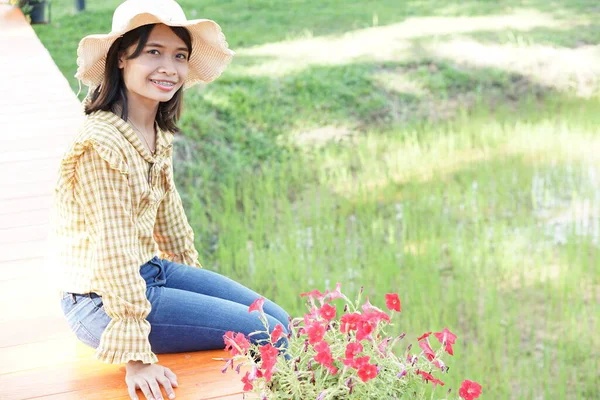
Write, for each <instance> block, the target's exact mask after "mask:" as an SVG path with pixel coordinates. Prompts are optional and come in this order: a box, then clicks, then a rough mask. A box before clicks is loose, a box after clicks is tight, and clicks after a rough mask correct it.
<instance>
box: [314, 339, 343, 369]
mask: <svg viewBox="0 0 600 400" xmlns="http://www.w3.org/2000/svg"><path fill="white" fill-rule="evenodd" d="M314 349H315V351H316V352H317V355H316V356H315V357H314V359H315V361H316V362H318V363H319V364H321V365H323V366H325V367H327V369H328V370H329V372H330V373H331V374H332V375H335V374H337V372H338V370H337V368H336V367H335V366H334V365H333V357H332V356H331V349H330V348H329V345H328V344H327V342H326V341H322V342H319V343H318V344H316V345H315V347H314Z"/></svg>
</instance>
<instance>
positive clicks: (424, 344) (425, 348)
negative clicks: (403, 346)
mask: <svg viewBox="0 0 600 400" xmlns="http://www.w3.org/2000/svg"><path fill="white" fill-rule="evenodd" d="M419 347H421V348H422V349H423V352H424V353H425V356H426V357H427V359H428V360H429V361H431V360H433V359H434V358H435V353H434V352H433V349H432V348H431V346H430V345H429V343H428V342H419Z"/></svg>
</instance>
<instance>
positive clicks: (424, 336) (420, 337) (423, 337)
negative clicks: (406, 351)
mask: <svg viewBox="0 0 600 400" xmlns="http://www.w3.org/2000/svg"><path fill="white" fill-rule="evenodd" d="M429 335H431V332H425V333H424V334H422V335H421V336H419V337H418V338H417V340H418V341H421V340H423V339H427V338H428V337H429Z"/></svg>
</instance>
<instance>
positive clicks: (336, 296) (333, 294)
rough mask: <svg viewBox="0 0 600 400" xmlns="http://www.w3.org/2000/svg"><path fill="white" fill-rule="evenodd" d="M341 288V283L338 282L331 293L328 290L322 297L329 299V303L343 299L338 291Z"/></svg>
mask: <svg viewBox="0 0 600 400" xmlns="http://www.w3.org/2000/svg"><path fill="white" fill-rule="evenodd" d="M341 287H342V284H341V283H339V282H338V283H336V285H335V290H334V291H333V292H330V291H329V290H327V291H325V294H324V295H323V297H324V298H326V297H329V301H331V300H335V299H342V298H344V295H343V294H342V292H341V291H340V289H341Z"/></svg>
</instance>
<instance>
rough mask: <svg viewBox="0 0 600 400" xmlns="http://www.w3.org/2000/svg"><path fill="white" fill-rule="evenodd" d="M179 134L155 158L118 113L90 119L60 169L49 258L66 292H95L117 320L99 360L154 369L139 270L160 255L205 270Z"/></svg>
mask: <svg viewBox="0 0 600 400" xmlns="http://www.w3.org/2000/svg"><path fill="white" fill-rule="evenodd" d="M172 140H173V135H172V134H171V133H168V132H163V131H161V130H160V129H158V131H157V139H156V152H155V155H152V154H151V153H150V152H149V151H148V150H147V149H146V147H145V146H144V144H143V143H142V141H141V139H140V138H139V137H138V135H137V134H136V133H135V132H134V131H133V130H132V129H131V127H130V126H129V124H127V123H126V122H125V121H124V120H122V119H121V118H120V117H118V116H117V115H115V114H113V113H111V112H103V111H98V112H95V113H93V114H92V115H89V116H88V117H87V118H86V120H85V123H84V125H83V129H82V130H81V132H80V134H79V135H78V136H77V138H76V139H75V141H74V143H73V144H72V145H71V147H70V148H69V150H68V151H67V152H66V154H65V156H64V157H63V159H62V162H61V165H60V173H59V178H58V183H57V186H56V191H55V203H54V212H53V217H52V224H53V230H52V236H51V239H52V240H51V242H50V243H51V249H52V254H51V255H50V257H51V259H52V262H53V264H54V266H55V267H56V268H57V270H58V271H57V273H59V274H60V275H59V276H60V278H59V279H60V284H61V289H62V290H63V291H65V292H73V293H89V292H95V293H98V294H99V295H100V296H102V301H103V303H104V311H105V312H106V314H107V315H108V316H109V317H110V318H111V322H110V323H109V324H108V326H107V328H106V330H105V331H104V333H103V334H102V338H101V340H100V346H99V347H98V349H97V350H96V353H95V358H97V359H99V360H101V361H103V362H106V363H112V364H121V363H126V362H127V361H129V360H141V361H143V362H144V363H154V362H157V361H158V359H157V357H156V355H155V354H154V353H153V352H152V351H151V348H150V342H149V341H148V334H149V333H150V323H149V322H148V321H147V320H146V317H147V315H148V314H149V313H150V310H151V304H150V302H149V301H148V299H147V298H146V282H145V281H144V279H143V278H142V276H141V275H140V267H141V266H142V265H143V264H144V263H146V262H147V261H149V260H150V259H151V258H152V257H154V256H155V255H158V256H159V257H162V258H165V259H169V260H171V261H175V262H178V263H182V264H187V265H191V266H194V267H198V268H201V266H200V264H199V263H198V253H197V252H196V250H195V248H194V233H193V231H192V229H191V227H190V225H189V223H188V221H187V218H186V216H185V212H184V209H183V206H182V203H181V198H180V197H179V194H178V193H177V190H176V188H175V184H174V181H173V166H172V160H173V145H172V144H171V143H172Z"/></svg>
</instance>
